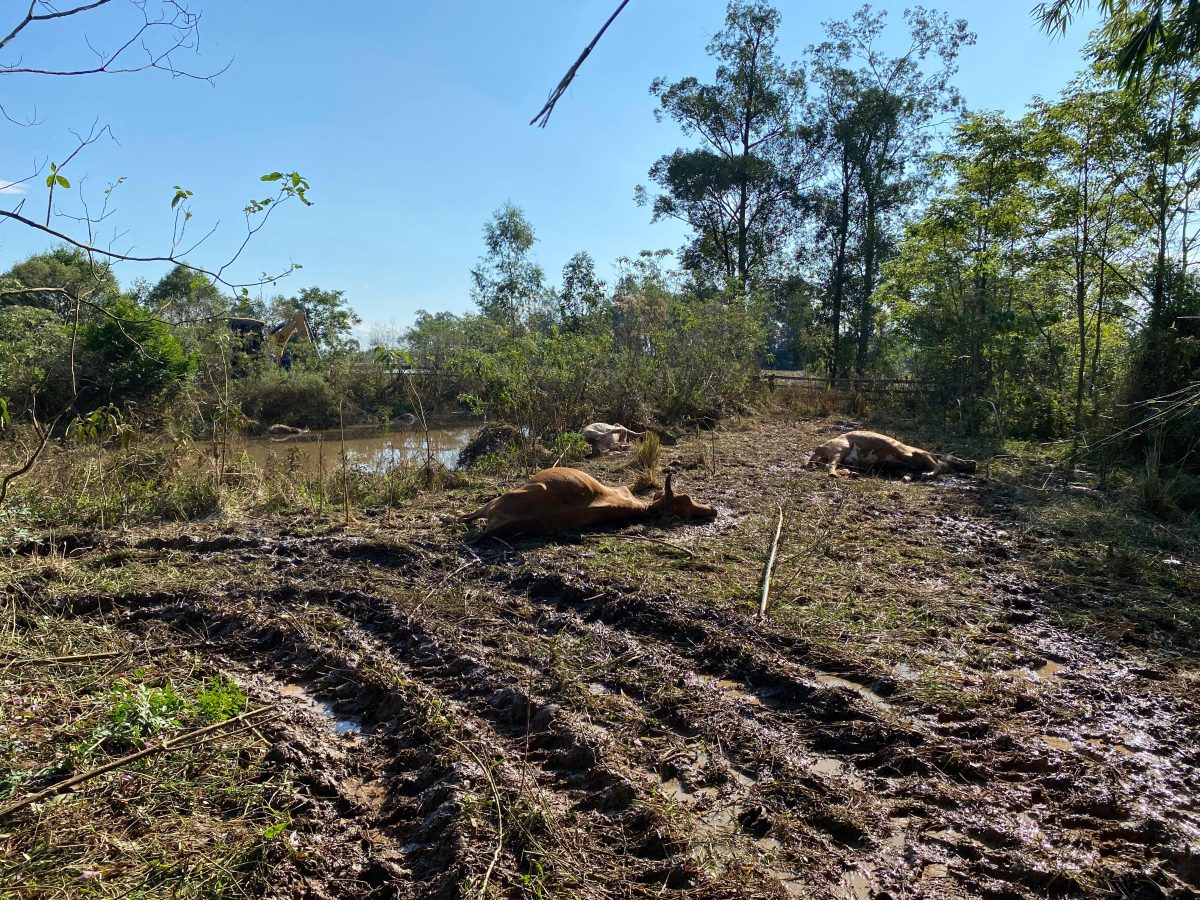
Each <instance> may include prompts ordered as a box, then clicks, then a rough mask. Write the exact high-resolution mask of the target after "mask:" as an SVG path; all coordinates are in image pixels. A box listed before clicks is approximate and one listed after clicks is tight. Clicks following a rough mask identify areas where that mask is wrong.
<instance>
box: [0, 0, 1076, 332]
mask: <svg viewBox="0 0 1200 900" xmlns="http://www.w3.org/2000/svg"><path fill="white" fill-rule="evenodd" d="M777 5H778V8H779V9H780V11H781V13H782V15H783V25H782V29H781V32H780V46H779V51H780V54H781V55H782V56H783V58H785V59H795V58H799V57H800V55H801V54H802V53H803V51H804V49H805V47H807V46H808V45H810V44H812V43H814V42H817V41H819V40H821V38H822V32H821V26H820V23H821V22H822V21H824V20H827V19H830V18H844V17H847V16H848V15H849V14H850V13H851V12H852V10H853V9H854V8H856V7H855V6H854V5H842V4H835V3H816V4H813V3H803V4H802V3H794V2H779V3H778V4H777ZM929 5H930V6H932V7H934V8H938V9H942V10H944V11H946V12H948V13H950V14H951V15H953V16H955V17H962V18H966V19H967V21H968V23H969V25H970V26H971V29H972V30H973V31H975V32H976V33H977V34H978V42H977V43H976V45H975V46H973V47H970V48H967V49H966V50H965V51H964V53H963V55H962V58H961V61H960V73H959V77H958V79H957V84H958V85H959V88H960V90H961V91H962V93H963V95H964V97H965V99H966V102H967V104H968V106H969V107H970V108H973V109H980V108H989V109H1002V110H1006V111H1008V112H1010V113H1014V114H1015V113H1019V112H1020V111H1021V110H1022V108H1023V107H1024V105H1025V103H1026V102H1027V101H1028V100H1029V99H1030V98H1031V97H1032V96H1034V95H1035V94H1040V95H1043V96H1053V95H1055V94H1056V93H1057V92H1058V91H1059V90H1060V89H1061V88H1062V87H1063V86H1064V85H1065V84H1066V83H1067V81H1069V80H1070V78H1071V77H1072V76H1073V75H1074V74H1075V73H1076V72H1077V71H1078V70H1079V69H1080V67H1081V59H1080V52H1079V51H1080V47H1081V45H1082V43H1083V41H1084V40H1085V38H1086V31H1087V28H1088V26H1089V24H1090V20H1084V21H1083V22H1081V23H1080V25H1078V26H1077V27H1076V28H1074V29H1073V30H1072V32H1071V33H1070V34H1069V35H1068V36H1067V37H1066V38H1065V39H1051V38H1050V37H1048V36H1046V35H1045V34H1043V33H1042V32H1040V31H1039V30H1038V29H1037V27H1036V25H1035V23H1034V22H1033V21H1032V19H1031V18H1030V17H1029V14H1028V10H1029V5H1031V3H1029V2H1018V3H1004V2H992V3H982V2H979V0H955V2H943V3H940V4H936V3H931V4H929ZM614 6H615V2H614V0H573V2H562V0H559V2H552V0H525V2H519V3H517V2H503V3H497V2H495V0H491V2H485V0H461V2H458V3H435V4H418V3H415V2H394V3H381V4H369V5H366V6H350V5H346V6H345V7H341V6H339V5H337V4H330V3H328V2H317V0H293V2H290V3H264V2H255V0H223V2H215V0H213V2H209V3H207V4H204V5H203V6H202V7H201V8H202V10H203V16H204V18H203V21H202V25H201V48H200V49H201V53H200V55H199V56H193V55H189V56H183V57H180V58H179V62H180V63H182V64H184V65H186V67H187V68H189V69H190V70H193V71H203V72H207V71H212V70H215V69H218V68H220V67H222V66H224V65H225V64H226V63H230V66H229V69H228V70H227V71H226V72H225V73H224V74H222V75H221V76H220V77H219V78H217V79H216V81H215V84H214V85H209V84H207V83H205V82H198V81H190V80H187V79H182V78H171V77H169V76H166V75H163V74H161V73H154V72H151V73H144V74H135V75H125V76H109V77H92V78H87V79H60V80H54V79H48V78H39V77H34V76H7V77H6V78H5V80H4V82H3V84H4V86H5V87H7V88H9V90H8V91H6V92H5V93H4V100H3V103H4V106H5V108H6V109H7V110H8V112H9V113H10V114H15V115H18V116H24V115H27V114H28V113H30V112H32V111H33V110H35V109H36V114H37V117H38V119H39V120H40V124H39V125H37V126H36V127H33V128H23V129H22V128H16V127H13V126H11V125H8V124H7V123H0V128H3V132H2V133H3V138H4V140H3V143H2V144H0V148H2V149H0V183H3V182H4V181H6V180H9V179H13V178H17V177H22V176H24V175H26V174H28V172H29V171H30V170H31V169H32V167H33V166H34V164H35V163H36V162H39V161H44V160H46V159H49V160H51V161H58V160H61V158H62V156H63V155H64V154H65V152H69V150H70V149H71V147H72V138H71V130H75V131H86V130H87V129H88V127H89V126H90V125H91V124H92V123H93V121H97V122H99V123H100V124H101V125H105V124H107V125H109V126H110V127H111V130H112V134H113V136H114V138H115V140H109V139H107V137H106V138H105V139H104V140H102V141H101V142H99V143H97V144H96V145H94V146H92V147H89V148H88V149H87V151H85V153H84V154H83V155H81V156H80V157H79V158H77V159H76V160H75V161H74V162H72V163H71V165H70V167H69V168H68V169H67V170H65V174H66V175H67V176H68V177H69V178H70V180H71V182H72V189H71V191H70V192H67V193H68V194H69V195H70V196H68V197H64V198H63V200H64V203H63V206H62V208H63V210H64V211H66V212H75V211H77V208H76V207H75V206H74V203H75V202H77V195H78V193H79V190H80V188H81V187H82V189H83V191H84V195H85V196H86V197H88V198H89V200H90V202H91V203H92V205H93V208H94V207H95V206H97V205H98V204H99V202H100V201H101V199H102V192H103V190H104V188H105V186H106V185H107V184H108V183H110V182H112V181H115V180H116V179H117V178H120V177H124V178H125V179H126V181H125V182H124V183H123V184H121V186H120V187H119V188H118V189H117V190H116V191H115V192H114V194H113V198H112V199H113V205H114V206H115V209H116V211H115V213H114V215H113V216H112V218H110V219H109V220H108V221H107V222H106V223H105V225H104V226H103V227H102V229H101V231H100V232H99V238H100V241H101V242H102V243H107V242H108V241H110V240H112V241H114V243H113V246H114V247H116V248H119V249H133V250H134V251H135V252H139V253H142V254H145V255H151V254H157V253H158V252H160V251H162V250H163V249H165V248H166V246H167V244H168V243H169V240H170V233H171V221H172V219H171V213H170V208H169V204H170V199H171V196H172V194H173V192H174V191H173V188H174V185H176V184H179V185H182V186H184V187H186V188H188V189H190V190H192V191H194V192H195V199H194V205H193V210H194V213H195V219H194V224H193V226H192V227H193V228H194V229H201V228H204V229H207V227H209V226H211V225H212V224H214V223H215V222H217V221H220V223H221V228H220V230H219V232H218V234H217V235H216V236H214V237H213V238H212V239H210V240H209V242H208V243H206V244H205V245H204V247H203V248H202V249H201V250H200V251H197V252H196V253H195V254H193V256H192V257H191V259H192V261H193V262H195V263H197V264H211V263H213V261H215V260H219V259H223V258H224V256H225V255H227V254H228V251H229V248H230V247H231V246H233V245H234V244H235V243H236V242H238V241H240V239H241V235H242V233H243V228H244V226H243V225H242V216H241V212H240V210H241V208H242V207H243V206H244V205H245V202H246V201H247V200H248V199H249V198H251V197H253V196H258V195H262V194H263V191H262V188H263V185H261V184H260V183H259V182H258V177H259V176H260V175H262V174H263V173H265V172H268V171H271V170H274V169H282V170H284V171H288V170H293V169H294V170H298V171H300V172H301V173H303V174H304V175H305V176H306V177H307V178H308V180H309V182H310V183H311V185H312V189H311V199H313V200H314V201H315V203H314V205H313V206H312V207H311V208H307V209H302V208H300V207H298V206H297V207H292V208H288V209H283V208H281V209H280V210H279V212H278V214H277V217H276V218H274V219H273V220H272V222H271V223H270V225H269V226H268V228H267V229H265V230H264V231H263V232H262V233H260V234H259V235H258V237H257V238H256V239H255V240H254V241H253V243H252V244H251V245H250V247H249V248H248V250H247V251H246V253H245V254H244V255H243V256H242V258H241V260H240V261H239V265H238V266H237V269H236V273H235V274H237V275H239V276H242V277H249V278H252V277H255V276H256V275H257V274H258V273H259V272H262V271H278V270H280V269H282V268H286V267H287V265H288V264H289V262H291V261H293V260H294V261H296V262H299V263H301V264H302V265H303V269H302V270H301V271H299V272H298V273H296V274H294V275H292V276H291V277H290V278H289V279H288V280H287V281H285V282H282V283H281V284H280V285H279V286H278V287H276V288H274V289H268V292H269V293H275V292H279V293H290V292H293V291H295V290H297V289H299V288H300V287H303V286H306V285H312V284H316V285H319V286H321V287H324V288H337V289H341V290H344V291H345V292H346V296H347V299H348V300H349V301H350V303H351V304H352V305H353V306H354V308H355V309H356V310H357V311H358V312H359V313H360V314H361V315H362V317H363V318H364V320H366V322H367V323H368V324H370V323H395V324H398V325H400V326H404V325H406V324H408V323H410V322H411V320H412V317H413V315H414V313H415V312H416V310H417V309H420V308H424V309H429V310H434V311H436V310H451V311H454V312H462V311H465V310H467V309H469V308H470V306H471V303H470V297H469V270H470V267H471V266H472V265H473V264H474V263H475V261H476V260H477V258H478V257H479V255H480V253H481V251H482V239H481V229H482V225H483V223H484V221H485V220H486V219H487V218H488V217H489V216H490V214H491V213H492V211H493V210H495V209H496V208H497V207H498V206H499V205H500V204H502V203H504V202H505V201H508V200H511V201H512V202H514V203H516V204H517V205H518V206H520V207H522V208H523V209H524V210H525V212H526V213H527V215H528V216H529V218H530V220H531V221H532V223H533V225H534V227H535V229H536V231H537V234H538V237H539V242H538V244H537V246H536V247H535V253H536V256H537V258H538V260H539V261H540V262H541V263H542V265H543V266H544V267H545V269H546V271H547V273H548V275H549V276H550V277H551V279H552V280H556V279H557V275H558V273H559V271H560V269H561V267H562V264H563V263H564V262H565V261H566V260H567V259H568V258H569V257H570V256H571V254H572V253H574V252H576V251H577V250H588V251H589V252H590V253H591V254H592V255H593V256H594V257H595V258H596V260H597V261H598V263H599V264H600V267H601V270H602V273H604V274H606V275H607V274H608V273H609V272H610V270H611V263H612V261H613V260H614V259H615V258H616V257H618V256H621V255H623V254H628V255H633V254H636V253H637V252H638V251H639V250H642V249H658V248H664V247H665V248H671V249H675V248H677V247H678V246H680V244H681V243H682V241H683V232H682V230H681V229H680V227H678V226H677V225H675V224H672V223H659V224H657V225H651V224H650V222H649V212H648V210H646V209H644V208H639V207H637V206H636V205H635V204H634V202H633V190H634V186H635V185H637V184H639V183H645V181H646V172H647V169H648V168H649V167H650V165H651V164H652V163H653V162H654V160H655V159H656V158H657V157H658V156H660V155H661V154H663V153H666V152H669V151H670V150H672V149H673V148H674V147H676V146H679V145H681V144H682V143H684V141H683V139H682V138H681V136H680V135H679V133H678V132H677V131H676V130H675V129H674V128H673V127H672V126H670V125H668V124H657V123H655V121H654V117H653V109H654V102H653V98H652V97H651V96H650V95H649V92H648V86H649V83H650V81H651V79H652V78H654V77H655V76H659V75H662V76H666V77H668V78H670V79H675V78H679V77H682V76H685V75H691V74H695V75H698V76H700V77H702V78H707V77H709V76H710V75H711V72H712V64H711V61H710V60H709V59H708V58H707V57H706V55H705V53H704V46H705V44H706V43H707V42H708V40H709V37H710V36H711V35H712V34H713V32H715V31H717V30H718V29H719V28H720V27H721V24H722V19H723V15H724V8H725V4H724V2H723V0H632V2H630V4H629V5H628V7H627V8H626V9H625V11H624V12H623V13H622V15H621V16H620V18H618V19H617V21H616V22H615V23H614V25H613V26H612V28H610V29H609V31H608V33H607V34H606V35H605V37H604V39H603V40H602V41H601V43H600V45H599V46H598V47H597V49H596V50H595V51H594V52H593V54H592V56H591V57H590V58H589V59H588V60H587V62H586V63H585V64H584V66H583V67H582V69H581V70H580V74H579V76H578V77H577V78H576V81H575V84H574V85H573V87H572V88H571V89H570V90H569V91H568V93H567V94H566V96H565V97H564V98H563V99H562V100H561V101H560V103H559V105H558V108H557V110H556V111H555V113H554V116H553V118H552V119H551V122H550V125H549V127H548V128H546V129H544V130H543V129H537V128H531V127H530V126H529V125H528V124H527V123H528V121H529V119H530V118H531V117H532V116H533V114H534V113H535V112H536V111H537V110H538V108H539V107H540V106H541V104H542V103H543V102H544V100H545V97H546V94H547V93H548V92H549V90H550V89H551V88H552V87H553V86H554V85H555V84H556V83H557V82H558V80H559V78H560V77H561V76H562V74H563V72H564V70H565V69H566V68H567V66H568V65H569V64H570V63H571V62H572V61H573V60H574V58H575V57H576V55H577V54H578V52H579V51H580V50H581V49H582V47H583V46H584V45H585V44H586V43H587V41H588V40H590V38H591V37H592V35H593V34H594V32H595V30H596V29H597V28H598V26H599V25H600V23H602V22H603V21H604V19H605V18H606V17H607V16H608V15H609V14H610V13H611V11H612V8H613V7H614ZM876 6H877V7H879V8H884V9H887V10H889V12H890V17H889V21H890V22H891V23H892V30H893V33H894V34H895V37H896V40H897V41H899V40H900V39H901V34H900V32H901V27H902V22H901V18H900V11H901V9H902V8H903V4H892V3H879V4H876ZM102 21H103V16H93V18H91V19H90V20H89V21H88V28H87V29H86V33H87V36H88V38H89V39H90V40H91V41H92V42H93V44H96V45H99V46H105V45H108V44H111V42H112V41H113V40H114V39H115V36H116V34H117V33H118V32H117V31H116V30H106V29H105V28H104V27H100V26H99V23H100V22H102ZM0 26H2V27H3V31H5V32H7V30H8V27H10V26H9V24H8V22H7V21H3V22H0ZM12 49H13V51H14V54H15V53H17V52H19V53H20V54H21V57H22V59H23V60H24V63H25V64H34V63H40V62H42V61H45V60H49V59H60V60H62V59H71V58H73V59H75V60H76V61H78V60H81V59H84V58H86V54H87V53H88V50H87V45H86V44H85V43H84V30H81V29H74V30H71V29H67V28H63V27H60V26H58V25H56V24H50V25H43V26H34V27H31V28H30V29H29V30H28V31H27V32H26V33H25V34H23V35H22V37H21V38H19V39H18V41H17V42H15V43H14V45H13V47H12ZM5 61H6V62H12V61H13V57H12V56H9V57H6V58H5ZM5 199H10V198H7V197H6V198H5ZM26 209H27V210H32V209H40V210H41V214H42V215H44V212H45V188H44V187H39V186H32V187H31V188H30V189H29V193H28V196H27V204H26ZM46 247H47V243H46V241H44V240H42V239H41V238H39V237H37V236H34V235H31V234H26V233H23V232H22V231H21V230H20V229H18V228H15V227H14V226H13V225H12V224H5V225H3V227H0V269H3V268H7V267H8V266H10V265H11V264H12V263H14V262H16V261H18V260H20V259H22V258H24V257H25V256H27V255H28V254H30V253H32V252H35V251H38V250H42V249H46ZM118 273H119V275H120V276H121V278H122V280H123V281H125V282H128V281H130V280H132V279H133V278H134V277H137V276H139V275H140V276H142V277H146V278H148V279H150V280H151V281H153V280H156V279H157V278H158V277H159V276H160V275H161V274H162V273H163V270H162V269H161V268H156V267H153V266H131V265H124V266H121V267H119V268H118ZM364 331H365V326H364Z"/></svg>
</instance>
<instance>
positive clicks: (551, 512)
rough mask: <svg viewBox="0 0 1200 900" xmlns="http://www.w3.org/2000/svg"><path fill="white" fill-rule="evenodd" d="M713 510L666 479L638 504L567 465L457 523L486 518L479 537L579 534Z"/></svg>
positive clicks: (542, 474) (704, 516)
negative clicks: (595, 527) (593, 527)
mask: <svg viewBox="0 0 1200 900" xmlns="http://www.w3.org/2000/svg"><path fill="white" fill-rule="evenodd" d="M716 515H717V511H716V509H715V508H714V507H711V506H706V505H704V504H702V503H697V502H695V501H694V500H692V498H691V497H689V496H688V495H687V494H676V493H675V492H674V491H673V490H672V488H671V475H668V476H667V481H666V485H665V486H664V488H663V490H661V491H659V492H658V493H657V494H655V495H654V498H653V499H651V500H639V499H638V498H637V497H635V496H633V494H632V493H630V491H629V488H627V487H617V488H611V487H608V486H607V485H604V484H601V483H600V482H599V481H597V480H596V479H595V478H593V477H592V476H591V475H589V474H588V473H587V472H583V471H580V470H579V469H571V468H568V467H566V466H555V467H554V468H551V469H542V471H540V472H538V473H537V474H535V475H534V476H533V477H532V478H530V479H529V482H528V483H527V484H524V485H522V486H521V487H519V488H514V489H513V490H511V491H508V492H507V493H505V494H501V495H500V496H499V497H497V498H496V499H495V500H493V501H491V502H490V503H488V504H485V505H484V506H482V507H481V508H479V509H477V510H476V511H475V512H473V513H470V514H469V515H465V516H462V517H460V519H459V521H460V522H473V521H475V520H476V519H487V526H486V527H485V528H484V530H483V533H484V536H490V535H516V534H550V533H554V532H562V531H579V530H581V529H584V528H587V527H589V526H591V525H602V524H607V523H610V522H622V521H630V520H635V519H645V518H649V517H651V516H674V517H677V518H680V519H712V518H715V517H716Z"/></svg>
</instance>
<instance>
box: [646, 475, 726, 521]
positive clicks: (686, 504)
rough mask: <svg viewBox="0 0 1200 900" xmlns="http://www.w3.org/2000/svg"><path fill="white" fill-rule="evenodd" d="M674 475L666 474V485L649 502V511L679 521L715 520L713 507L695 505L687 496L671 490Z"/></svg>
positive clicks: (715, 512) (715, 513)
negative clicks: (674, 517) (672, 517)
mask: <svg viewBox="0 0 1200 900" xmlns="http://www.w3.org/2000/svg"><path fill="white" fill-rule="evenodd" d="M672 477H674V473H668V475H667V483H666V485H665V486H664V487H663V490H661V491H659V492H658V493H657V494H655V495H654V499H653V500H651V501H650V511H651V512H654V513H657V514H658V515H660V516H676V517H677V518H680V519H715V518H716V517H717V510H716V507H714V506H706V505H705V504H703V503H697V502H696V501H695V500H693V499H692V498H691V497H689V496H688V495H687V494H676V493H675V492H674V491H673V490H671V478H672Z"/></svg>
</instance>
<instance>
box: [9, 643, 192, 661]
mask: <svg viewBox="0 0 1200 900" xmlns="http://www.w3.org/2000/svg"><path fill="white" fill-rule="evenodd" d="M211 646H213V645H212V644H211V643H209V642H208V641H202V642H201V643H198V644H161V645H159V646H157V647H132V648H130V649H128V650H105V651H104V652H103V653H80V654H77V655H75V656H43V657H31V658H29V659H14V660H11V661H10V662H9V665H13V666H50V665H54V664H56V663H75V662H88V661H89V660H93V659H112V658H114V657H117V656H134V655H135V654H138V653H145V654H148V655H154V654H158V653H166V652H167V651H168V650H203V649H206V648H209V647H211Z"/></svg>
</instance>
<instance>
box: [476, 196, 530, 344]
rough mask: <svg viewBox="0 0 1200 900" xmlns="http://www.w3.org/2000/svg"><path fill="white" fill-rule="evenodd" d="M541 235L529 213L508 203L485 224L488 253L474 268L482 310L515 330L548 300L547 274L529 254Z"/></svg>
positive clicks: (485, 242) (493, 319)
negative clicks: (546, 297)
mask: <svg viewBox="0 0 1200 900" xmlns="http://www.w3.org/2000/svg"><path fill="white" fill-rule="evenodd" d="M536 241H537V237H536V235H535V234H534V231H533V225H531V224H530V222H529V219H528V218H526V216H525V213H524V212H522V211H521V209H520V208H519V207H517V206H514V205H513V204H512V203H505V204H504V205H503V206H501V207H500V208H499V209H497V210H496V211H495V212H494V213H493V214H492V218H491V219H490V220H489V221H488V222H486V223H485V224H484V226H483V242H484V246H485V247H486V249H487V253H486V254H485V255H484V256H483V257H481V258H480V260H479V262H478V263H477V264H476V265H475V267H474V268H473V269H471V281H472V289H471V297H472V299H473V300H474V301H475V303H476V305H478V307H479V311H480V312H481V313H483V315H484V316H486V317H487V318H489V319H491V320H492V321H493V322H495V323H497V324H500V325H504V326H506V327H508V328H510V329H512V330H513V331H516V330H519V329H520V328H521V327H522V326H523V324H524V323H525V320H526V318H527V317H528V316H529V315H530V314H531V313H532V312H534V311H535V310H537V309H538V308H539V306H540V305H541V304H542V302H543V301H544V300H545V296H546V287H545V274H544V273H543V271H542V268H541V266H539V265H538V264H537V263H535V262H534V261H533V260H532V259H531V258H530V255H529V251H530V250H531V249H532V248H533V245H534V243H535V242H536Z"/></svg>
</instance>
